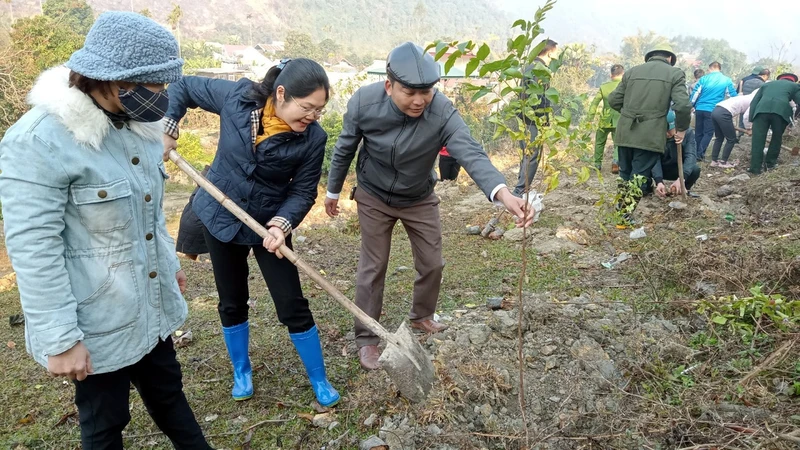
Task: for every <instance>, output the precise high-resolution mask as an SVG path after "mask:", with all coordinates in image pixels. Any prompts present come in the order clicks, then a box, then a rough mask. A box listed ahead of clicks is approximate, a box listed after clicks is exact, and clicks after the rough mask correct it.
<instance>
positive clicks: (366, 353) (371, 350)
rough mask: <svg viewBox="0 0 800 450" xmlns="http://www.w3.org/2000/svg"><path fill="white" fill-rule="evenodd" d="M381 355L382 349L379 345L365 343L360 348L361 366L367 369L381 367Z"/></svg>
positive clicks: (359, 359) (359, 358)
mask: <svg viewBox="0 0 800 450" xmlns="http://www.w3.org/2000/svg"><path fill="white" fill-rule="evenodd" d="M380 357H381V351H380V350H378V346H377V345H365V346H363V347H361V348H360V349H358V361H359V362H360V363H361V367H363V368H364V369H366V370H377V369H380V368H381V364H380V363H379V362H378V358H380Z"/></svg>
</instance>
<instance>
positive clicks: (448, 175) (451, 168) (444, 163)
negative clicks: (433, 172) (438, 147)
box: [439, 155, 461, 180]
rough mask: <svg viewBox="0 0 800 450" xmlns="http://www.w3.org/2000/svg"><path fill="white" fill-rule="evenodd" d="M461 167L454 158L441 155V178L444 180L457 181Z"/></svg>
mask: <svg viewBox="0 0 800 450" xmlns="http://www.w3.org/2000/svg"><path fill="white" fill-rule="evenodd" d="M460 170H461V165H459V164H458V162H456V159H455V158H453V157H452V156H445V155H439V178H440V179H442V180H455V179H456V178H458V172H459V171H460Z"/></svg>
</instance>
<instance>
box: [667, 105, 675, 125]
mask: <svg viewBox="0 0 800 450" xmlns="http://www.w3.org/2000/svg"><path fill="white" fill-rule="evenodd" d="M667 129H668V130H673V129H675V111H673V110H671V109H670V110H669V112H668V113H667Z"/></svg>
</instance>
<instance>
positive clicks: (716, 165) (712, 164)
mask: <svg viewBox="0 0 800 450" xmlns="http://www.w3.org/2000/svg"><path fill="white" fill-rule="evenodd" d="M719 165H720V162H719V161H711V164H709V165H708V167H719Z"/></svg>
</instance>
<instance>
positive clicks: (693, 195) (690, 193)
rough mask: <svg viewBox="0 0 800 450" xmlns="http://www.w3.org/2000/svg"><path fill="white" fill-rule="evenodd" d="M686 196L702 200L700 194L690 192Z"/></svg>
mask: <svg viewBox="0 0 800 450" xmlns="http://www.w3.org/2000/svg"><path fill="white" fill-rule="evenodd" d="M686 195H688V196H689V198H700V194H695V193H694V192H692V191H689V192H688V193H687V194H686Z"/></svg>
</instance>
